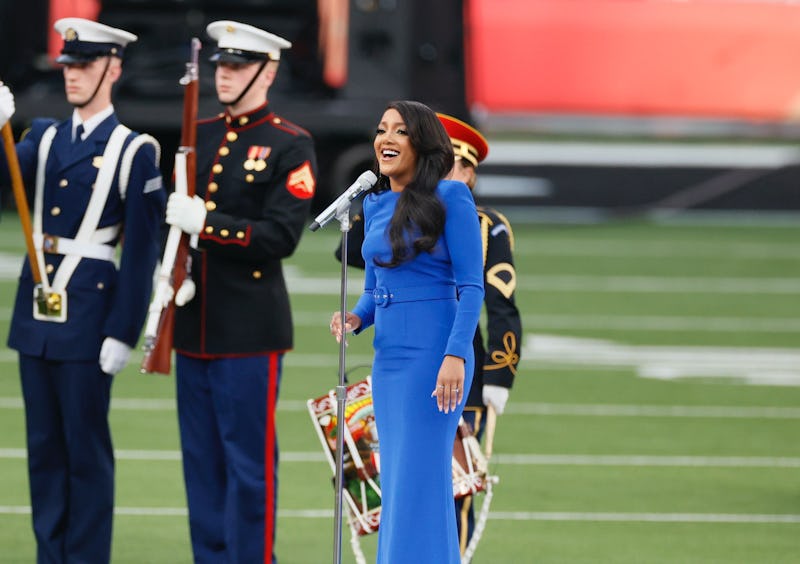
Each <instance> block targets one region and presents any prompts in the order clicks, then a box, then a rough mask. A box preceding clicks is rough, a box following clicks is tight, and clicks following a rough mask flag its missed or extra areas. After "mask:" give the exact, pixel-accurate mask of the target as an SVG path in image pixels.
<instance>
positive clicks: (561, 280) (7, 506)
mask: <svg viewBox="0 0 800 564" xmlns="http://www.w3.org/2000/svg"><path fill="white" fill-rule="evenodd" d="M515 236H516V245H517V249H516V251H517V252H516V261H517V272H518V283H519V290H518V293H517V299H518V302H519V306H520V309H521V311H522V312H523V315H524V329H525V335H526V341H525V348H524V351H523V356H522V363H521V364H520V369H519V373H518V376H517V381H516V384H515V386H514V389H513V391H512V394H511V401H510V403H509V408H508V411H507V413H506V414H504V415H503V416H501V417H500V419H499V422H498V428H497V436H496V440H495V454H496V457H495V460H494V463H493V470H494V472H495V473H496V474H497V475H498V476H500V483H499V484H498V485H497V487H496V495H495V498H494V501H493V503H492V507H491V510H492V515H491V517H490V520H489V523H488V525H487V527H486V531H485V534H484V537H483V539H482V541H481V544H480V546H479V547H478V551H477V553H476V557H475V562H476V563H477V562H503V563H505V562H542V563H546V562H554V563H555V562H575V563H590V562H591V563H598V562H609V563H641V562H653V563H659V562H664V563H675V562H681V563H714V562H720V563H722V562H725V563H738V562H753V563H756V562H759V563H761V562H771V563H783V562H786V563H789V562H796V561H797V555H798V554H799V553H800V480H798V468H800V443H798V441H797V437H798V436H800V360H798V359H800V345H798V343H799V342H800V231H798V230H797V229H791V228H787V227H777V226H776V227H769V226H760V227H755V226H748V227H736V226H711V225H705V226H704V225H680V226H678V225H672V226H670V225H653V224H647V223H639V222H621V223H608V224H603V225H594V226H575V227H565V226H553V227H550V226H543V225H539V226H534V225H525V226H523V225H518V226H517V227H516V229H515ZM336 242H337V232H336V230H335V229H333V228H328V229H326V230H323V231H321V232H318V233H315V234H311V233H306V234H305V235H304V236H303V241H302V242H301V245H300V248H299V250H298V251H297V253H296V254H295V255H294V256H293V257H292V258H291V259H290V260H288V261H287V262H286V267H287V268H286V271H287V276H288V277H289V278H290V280H291V283H290V291H291V293H292V304H293V311H294V313H295V320H296V330H295V334H296V339H295V341H296V344H295V350H294V351H293V352H292V353H290V354H289V355H287V357H286V362H285V368H284V376H283V382H282V386H281V399H280V405H279V411H278V429H279V434H280V446H281V450H282V456H283V461H282V462H281V466H280V477H281V481H280V493H279V508H280V513H279V518H278V541H277V542H278V546H277V548H278V555H279V558H280V561H281V562H283V563H319V562H329V561H331V560H332V547H333V518H332V510H333V504H334V498H333V491H332V488H331V472H330V469H329V468H328V465H327V463H326V462H325V461H324V460H323V459H322V456H321V455H322V451H321V447H320V445H319V442H318V439H317V437H316V435H315V434H314V430H313V427H312V425H311V420H310V418H309V416H308V414H307V412H306V410H305V401H306V400H307V399H308V398H311V397H317V396H320V395H322V394H324V393H325V392H327V390H328V389H330V388H332V387H333V386H335V385H336V382H337V374H338V368H337V362H338V356H337V355H338V348H337V345H336V344H335V342H334V341H332V340H331V339H330V337H329V336H328V334H327V322H328V319H329V316H330V312H332V311H333V310H335V309H338V299H339V298H338V291H339V289H338V275H339V266H338V263H336V262H335V261H334V259H333V248H334V246H335V245H336ZM23 249H24V247H23V243H22V239H21V237H20V236H19V227H18V220H17V218H16V217H15V216H14V215H10V214H5V215H4V217H3V220H2V221H1V222H0V339H2V342H3V343H5V340H6V337H7V332H8V323H9V319H10V314H11V306H12V303H13V296H14V292H15V286H16V282H15V277H16V272H17V271H18V264H19V257H20V256H21V255H22V253H23ZM351 276H352V280H351V293H350V301H351V304H352V303H353V301H354V299H355V294H356V293H357V291H358V285H359V284H358V280H357V278H358V276H359V273H358V272H357V271H351ZM265 322H268V320H265ZM370 338H371V333H368V334H366V335H365V336H362V337H358V338H351V340H350V346H349V348H348V363H349V367H350V368H353V367H355V366H357V365H361V364H368V363H369V361H370V351H371V346H370V345H371V343H370ZM139 358H140V356H135V358H134V360H133V361H132V362H131V364H130V365H129V366H128V367H127V368H126V369H125V370H124V371H123V372H122V373H121V374H120V375H119V376H118V377H117V378H116V380H115V383H114V389H113V397H114V400H113V403H112V414H111V423H112V427H113V436H114V444H115V448H116V449H117V452H118V457H117V458H118V460H117V510H118V514H117V516H116V518H115V525H114V545H113V562H115V563H136V564H141V563H159V564H160V563H164V564H173V563H189V562H191V555H190V548H189V537H188V525H187V517H186V514H185V497H184V491H183V482H182V475H181V468H180V462H179V460H178V452H179V440H178V430H177V421H176V414H175V410H174V380H173V378H171V377H161V376H142V375H140V374H138V370H137V369H138V360H139ZM731 359H733V361H732V360H731ZM796 360H797V362H795V361H796ZM367 373H368V371H367V369H366V368H362V369H359V370H356V371H355V372H354V378H356V379H359V378H361V377H362V376H365V375H366V374H367ZM20 397H21V394H20V389H19V380H18V376H17V367H16V356H15V354H14V353H13V351H8V350H7V349H4V350H0V427H2V429H3V433H2V435H0V478H1V479H0V484H2V485H1V486H0V547H2V548H1V549H0V562H3V563H6V562H8V563H12V562H13V563H17V562H19V563H28V562H33V561H34V560H35V556H34V554H35V545H34V541H33V534H32V532H31V529H30V514H29V509H28V506H29V498H28V493H27V478H26V472H25V460H24V444H25V443H24V422H23V416H24V413H23V409H22V406H21V400H20ZM144 400H148V401H144ZM148 402H149V403H148ZM375 540H376V539H375V538H374V536H371V537H367V538H364V539H362V546H363V548H364V550H365V552H366V554H367V557H368V559H371V558H372V555H373V554H374V548H375ZM343 560H344V562H353V557H352V552H351V550H350V546H349V531H348V529H347V527H346V526H345V530H344V539H343Z"/></svg>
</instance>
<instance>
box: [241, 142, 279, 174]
mask: <svg viewBox="0 0 800 564" xmlns="http://www.w3.org/2000/svg"><path fill="white" fill-rule="evenodd" d="M271 152H272V147H262V146H260V145H251V146H250V148H249V149H248V150H247V160H246V161H244V169H245V170H255V171H256V172H261V171H262V170H264V169H266V168H267V157H269V154H270V153H271Z"/></svg>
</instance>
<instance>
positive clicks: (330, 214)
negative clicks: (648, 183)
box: [308, 170, 378, 231]
mask: <svg viewBox="0 0 800 564" xmlns="http://www.w3.org/2000/svg"><path fill="white" fill-rule="evenodd" d="M377 181H378V177H377V176H375V173H374V172H372V171H371V170H368V171H366V172H363V173H362V174H361V176H359V177H358V178H357V179H356V181H355V182H353V184H351V185H350V188H348V189H347V190H345V191H344V192H342V194H341V195H340V196H339V197H338V198H336V199H335V200H334V201H333V203H332V204H331V205H329V206H328V207H327V208H325V211H323V212H322V213H321V214H319V215H318V216H317V217H316V219H314V222H313V223H312V224H311V225H309V226H308V228H309V229H310V230H311V231H316V230H317V229H319V228H320V227H322V226H324V225H326V224H327V223H328V222H329V221H330V220H332V219H333V218H334V217H336V214H337V212H339V211H340V210H346V209H348V208H349V207H350V202H352V201H353V200H355V199H356V198H357V197H358V196H359V195H361V193H362V192H366V191H367V190H369V189H370V188H372V187H373V186H375V183H376V182H377Z"/></svg>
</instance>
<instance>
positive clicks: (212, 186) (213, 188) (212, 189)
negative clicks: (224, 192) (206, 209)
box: [208, 182, 219, 194]
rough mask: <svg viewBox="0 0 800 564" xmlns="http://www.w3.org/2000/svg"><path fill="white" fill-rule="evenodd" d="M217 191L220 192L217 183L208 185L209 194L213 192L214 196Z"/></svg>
mask: <svg viewBox="0 0 800 564" xmlns="http://www.w3.org/2000/svg"><path fill="white" fill-rule="evenodd" d="M217 190H219V185H218V184H217V183H216V182H210V183H209V184H208V191H209V192H211V193H212V194H213V193H214V192H216V191H217Z"/></svg>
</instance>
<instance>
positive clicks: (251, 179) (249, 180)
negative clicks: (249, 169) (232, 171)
mask: <svg viewBox="0 0 800 564" xmlns="http://www.w3.org/2000/svg"><path fill="white" fill-rule="evenodd" d="M244 179H245V180H246V181H247V182H252V181H253V180H255V179H256V177H255V176H253V175H252V174H248V175H247V176H245V177H244Z"/></svg>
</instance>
